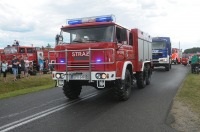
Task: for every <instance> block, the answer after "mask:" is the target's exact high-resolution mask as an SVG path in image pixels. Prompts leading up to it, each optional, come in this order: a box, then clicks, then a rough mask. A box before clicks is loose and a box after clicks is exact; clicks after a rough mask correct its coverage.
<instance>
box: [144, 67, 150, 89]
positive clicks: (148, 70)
mask: <svg viewBox="0 0 200 132" xmlns="http://www.w3.org/2000/svg"><path fill="white" fill-rule="evenodd" d="M145 72H146V85H149V84H150V83H151V68H150V66H149V65H147V67H146V70H145Z"/></svg>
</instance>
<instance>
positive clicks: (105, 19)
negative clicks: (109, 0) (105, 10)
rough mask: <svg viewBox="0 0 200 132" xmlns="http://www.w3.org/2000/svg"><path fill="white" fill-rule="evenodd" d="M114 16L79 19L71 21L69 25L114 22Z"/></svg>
mask: <svg viewBox="0 0 200 132" xmlns="http://www.w3.org/2000/svg"><path fill="white" fill-rule="evenodd" d="M113 17H114V15H104V16H94V17H83V18H77V19H69V20H68V24H69V25H76V24H82V23H91V22H112V21H113Z"/></svg>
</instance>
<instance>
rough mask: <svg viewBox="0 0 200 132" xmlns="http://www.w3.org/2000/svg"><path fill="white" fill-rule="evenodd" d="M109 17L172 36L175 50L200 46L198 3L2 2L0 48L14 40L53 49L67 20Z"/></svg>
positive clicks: (153, 0) (190, 0) (157, 0)
mask: <svg viewBox="0 0 200 132" xmlns="http://www.w3.org/2000/svg"><path fill="white" fill-rule="evenodd" d="M107 14H114V15H115V17H116V23H118V24H120V25H122V26H125V27H127V28H128V29H131V28H138V29H141V30H142V31H144V32H147V33H148V34H149V35H151V36H152V37H157V36H168V37H170V38H171V41H172V47H177V48H179V42H180V48H181V49H183V50H184V49H187V48H193V47H200V1H199V0H98V1H97V0H79V1H78V0H34V1H30V0H0V48H3V47H5V46H6V45H9V44H10V45H11V44H13V42H14V40H19V42H20V45H31V44H33V45H34V46H47V44H48V43H49V44H51V45H52V46H54V42H55V41H54V40H55V35H56V34H58V33H59V32H60V27H61V26H62V25H66V19H70V18H79V17H89V16H97V15H107Z"/></svg>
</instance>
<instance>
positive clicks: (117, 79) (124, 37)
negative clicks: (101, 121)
mask: <svg viewBox="0 0 200 132" xmlns="http://www.w3.org/2000/svg"><path fill="white" fill-rule="evenodd" d="M113 20H114V16H113V15H106V16H96V17H87V18H79V19H71V20H68V24H69V25H66V26H63V27H62V28H61V33H60V35H57V37H56V41H57V43H56V46H55V51H54V52H56V53H57V55H56V63H54V65H55V66H54V68H55V71H54V72H53V74H52V77H53V79H54V80H57V86H58V87H63V91H64V94H65V95H66V97H68V98H70V99H76V98H78V96H79V95H80V93H81V89H82V86H83V85H90V86H93V87H95V88H97V89H104V88H109V87H113V88H114V93H115V95H116V97H117V98H118V99H119V100H127V99H128V98H129V96H130V94H131V86H132V84H133V81H134V80H135V79H136V82H137V86H138V88H144V87H145V86H146V85H149V84H150V80H151V79H150V78H151V74H152V62H151V60H152V45H151V42H152V39H151V37H150V36H149V35H148V34H146V33H144V32H142V31H140V30H139V29H131V30H128V29H126V28H124V27H122V26H120V25H118V24H116V23H115V22H114V21H113Z"/></svg>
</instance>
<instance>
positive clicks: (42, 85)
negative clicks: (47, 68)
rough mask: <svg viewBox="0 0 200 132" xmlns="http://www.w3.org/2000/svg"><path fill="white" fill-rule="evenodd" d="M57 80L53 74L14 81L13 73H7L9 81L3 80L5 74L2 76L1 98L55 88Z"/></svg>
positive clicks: (0, 82)
mask: <svg viewBox="0 0 200 132" xmlns="http://www.w3.org/2000/svg"><path fill="white" fill-rule="evenodd" d="M54 86H55V82H54V81H53V80H52V78H51V74H43V75H41V76H40V75H39V74H38V75H36V76H29V77H27V78H21V79H18V80H17V81H15V82H14V81H13V75H12V74H10V73H8V74H7V82H4V81H3V75H1V77H0V99H2V98H9V97H13V96H18V95H22V94H27V93H31V92H36V91H40V90H44V89H49V88H53V87H54Z"/></svg>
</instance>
